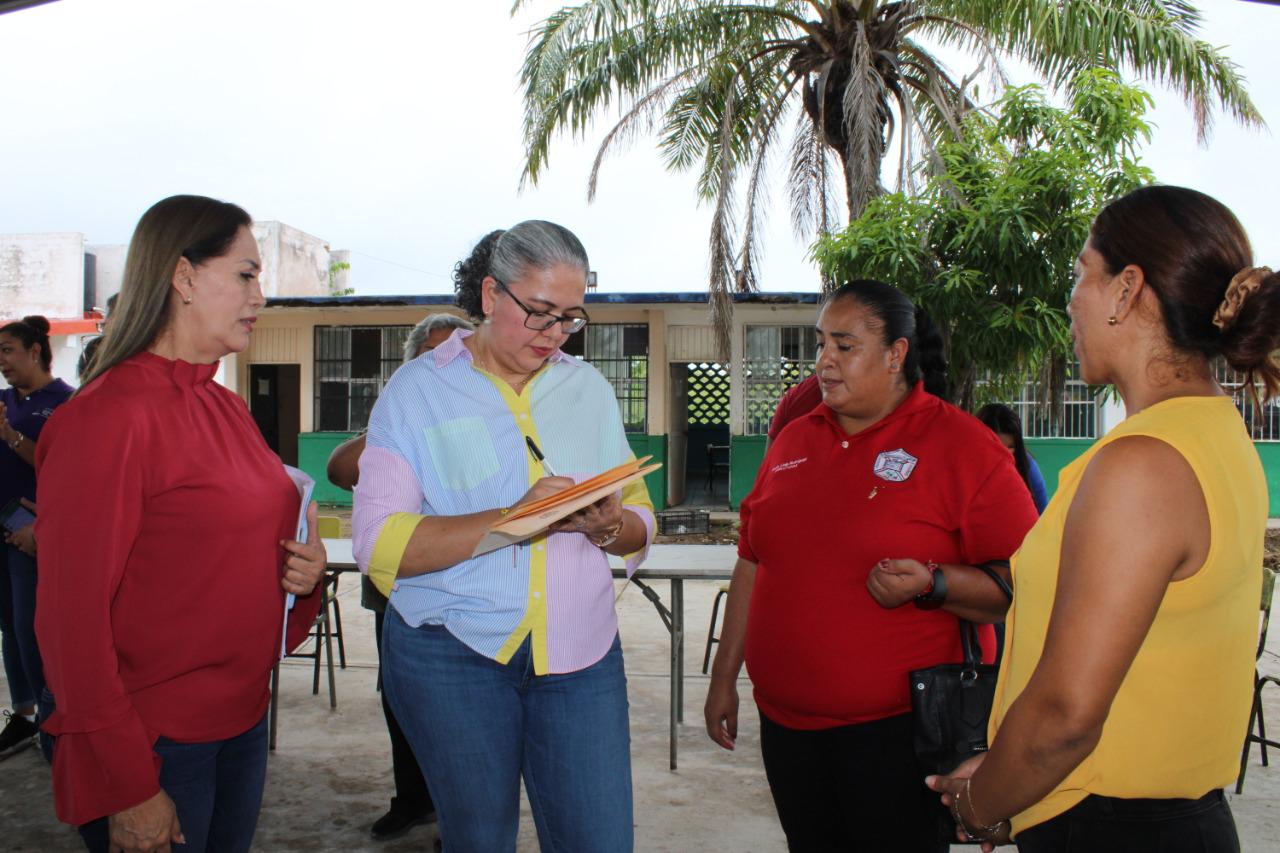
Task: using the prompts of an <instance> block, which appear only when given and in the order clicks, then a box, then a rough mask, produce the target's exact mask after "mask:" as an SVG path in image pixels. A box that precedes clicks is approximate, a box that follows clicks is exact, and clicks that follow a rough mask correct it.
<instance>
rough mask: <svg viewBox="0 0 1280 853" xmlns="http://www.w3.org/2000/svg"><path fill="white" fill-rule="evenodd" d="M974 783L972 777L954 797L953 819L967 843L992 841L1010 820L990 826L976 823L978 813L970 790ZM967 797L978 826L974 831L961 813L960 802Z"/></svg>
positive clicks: (952, 805) (965, 781) (966, 780)
mask: <svg viewBox="0 0 1280 853" xmlns="http://www.w3.org/2000/svg"><path fill="white" fill-rule="evenodd" d="M972 782H973V779H972V777H970V778H968V779H965V780H964V787H963V788H961V789H960V791H959V792H958V793H957V794H956V795H955V796H954V797H952V799H951V817H952V819H953V820H955V822H956V826H958V827H959V828H960V830H961V831H962V832H963V833H964V835H965V840H966V841H991V840H993V839H994V838H995V837H996V836H997V835H999V834H1000V830H1001V829H1003V828H1004V827H1005V824H1007V823H1008V820H998V821H996V822H995V823H993V824H991V825H989V826H983V825H981V824H976V821H977V820H978V813H977V811H975V810H974V808H973V794H972V793H971V792H970V790H969V786H970V784H971V783H972ZM965 797H968V798H969V814H970V815H972V816H973V819H974V821H975V824H976V825H974V826H973V828H972V829H971V828H970V826H969V823H968V822H967V821H966V820H965V819H964V815H963V814H962V812H961V806H960V801H961V800H962V799H963V798H965Z"/></svg>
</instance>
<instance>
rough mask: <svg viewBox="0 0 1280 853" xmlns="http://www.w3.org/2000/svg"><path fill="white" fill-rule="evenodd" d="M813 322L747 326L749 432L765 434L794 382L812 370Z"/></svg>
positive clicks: (747, 422)
mask: <svg viewBox="0 0 1280 853" xmlns="http://www.w3.org/2000/svg"><path fill="white" fill-rule="evenodd" d="M814 352H815V350H814V335H813V326H747V339H746V358H745V360H744V362H743V368H744V369H743V378H744V380H745V385H746V393H745V397H744V401H743V402H744V405H745V408H746V423H745V424H744V428H743V431H744V433H745V434H746V435H763V434H765V433H767V432H768V431H769V422H770V421H771V420H773V413H774V412H775V411H776V410H777V408H778V401H779V400H781V399H782V395H783V394H784V393H786V391H787V389H788V388H790V387H791V386H792V385H795V384H797V383H798V382H800V380H802V379H804V378H805V377H806V376H808V375H809V374H811V373H813V365H814Z"/></svg>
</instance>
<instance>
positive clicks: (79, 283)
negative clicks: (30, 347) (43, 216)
mask: <svg viewBox="0 0 1280 853" xmlns="http://www.w3.org/2000/svg"><path fill="white" fill-rule="evenodd" d="M83 312H84V235H83V234H79V233H75V232H66V233H58V234H0V318H3V319H19V318H22V317H24V316H26V315H28V314H43V315H44V316H46V317H80V316H81V315H82V314H83Z"/></svg>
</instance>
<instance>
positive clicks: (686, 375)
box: [670, 361, 729, 509]
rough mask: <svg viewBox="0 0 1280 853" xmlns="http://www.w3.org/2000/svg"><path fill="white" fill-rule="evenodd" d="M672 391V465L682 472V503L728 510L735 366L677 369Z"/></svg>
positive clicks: (713, 364)
mask: <svg viewBox="0 0 1280 853" xmlns="http://www.w3.org/2000/svg"><path fill="white" fill-rule="evenodd" d="M670 387H671V389H672V392H673V393H672V398H673V399H672V402H673V405H672V406H671V415H672V424H671V431H670V436H671V446H670V459H671V460H672V462H673V467H674V466H675V465H678V466H679V469H680V470H679V471H678V474H679V480H680V483H679V485H680V487H681V488H680V490H679V492H680V496H681V500H680V503H681V505H683V506H687V507H713V508H724V509H727V508H728V506H729V365H727V364H720V363H717V362H710V361H708V362H683V363H676V364H672V365H671V384H670ZM677 437H678V440H677ZM674 473H676V472H673V474H674ZM673 479H674V478H673ZM672 497H673V499H674V498H675V495H673V496H672ZM673 502H674V500H673Z"/></svg>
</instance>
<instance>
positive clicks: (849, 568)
mask: <svg viewBox="0 0 1280 853" xmlns="http://www.w3.org/2000/svg"><path fill="white" fill-rule="evenodd" d="M741 517H742V529H741V537H740V540H739V545H738V553H739V555H740V556H741V557H742V558H743V559H746V560H750V561H752V562H754V563H756V564H757V566H758V568H757V570H756V580H755V587H754V590H753V592H752V596H751V610H750V615H749V617H748V621H747V640H746V662H747V669H748V671H749V672H750V675H751V681H752V684H753V685H754V687H755V699H756V703H757V704H758V705H759V706H760V709H761V711H763V712H764V714H765V715H766V716H768V717H769V718H770V719H771V720H773V721H775V722H777V723H780V724H782V725H784V726H788V727H790V728H795V729H822V728H831V727H834V726H842V725H848V724H852V723H862V722H868V721H871V720H878V719H884V718H886V717H892V716H896V715H898V714H904V713H907V712H908V711H910V710H911V700H910V694H909V689H908V686H907V673H908V672H909V671H910V670H913V669H919V668H922V667H927V666H932V665H934V664H938V663H943V662H953V661H958V660H960V658H961V652H960V639H959V630H958V627H957V624H958V623H957V619H956V617H955V616H953V615H951V614H950V613H947V612H945V611H943V610H920V609H919V608H916V607H913V606H912V605H910V604H908V605H905V606H903V607H898V608H896V609H893V610H886V609H884V608H882V607H881V606H880V605H878V604H876V603H875V601H874V600H873V599H872V598H871V595H870V594H869V593H868V592H867V587H866V580H867V575H868V574H869V573H870V571H871V568H872V567H873V566H874V565H875V564H876V563H877V562H878V561H880V560H881V559H884V558H900V557H909V558H913V559H916V560H920V561H921V562H925V561H928V560H933V561H934V562H937V563H969V564H973V563H980V562H984V561H986V560H992V559H1003V558H1007V557H1009V556H1010V555H1011V554H1012V553H1013V552H1014V551H1015V550H1017V548H1018V546H1019V545H1020V544H1021V543H1022V538H1023V536H1024V535H1025V534H1026V532H1027V531H1028V530H1029V529H1030V528H1031V526H1032V525H1033V524H1034V523H1035V520H1036V510H1035V506H1034V505H1033V504H1032V502H1031V497H1030V495H1029V494H1028V493H1027V489H1026V486H1024V485H1023V483H1022V480H1021V478H1020V477H1019V476H1018V471H1017V469H1016V468H1015V467H1014V464H1013V457H1012V456H1011V455H1010V454H1009V452H1008V451H1007V450H1005V449H1004V448H1003V447H1002V446H1001V445H1000V442H999V440H998V439H997V438H996V437H995V434H994V433H992V432H991V430H989V429H987V428H986V427H984V426H983V425H982V424H981V423H979V422H978V420H977V419H975V418H973V417H972V416H970V415H967V414H965V413H964V412H962V411H960V410H959V409H957V408H955V407H954V406H951V405H949V404H947V403H944V402H943V401H942V400H940V399H938V398H937V397H934V396H933V395H931V394H928V393H926V392H925V391H924V389H923V387H922V386H920V385H917V386H916V387H915V389H914V390H913V391H912V392H911V394H910V395H909V396H908V397H907V399H906V400H904V401H903V403H902V405H900V406H899V407H898V408H897V409H896V410H894V412H893V413H892V414H890V415H889V416H888V417H886V418H885V419H884V420H882V421H880V422H879V423H877V424H875V425H873V426H871V427H869V428H867V429H865V430H863V431H862V432H860V433H858V434H857V435H846V434H845V432H844V430H843V429H841V428H840V426H839V424H838V423H837V422H836V418H835V414H834V412H832V411H831V409H829V408H827V407H826V406H819V407H818V408H816V409H814V410H813V411H812V412H810V413H809V414H808V415H805V416H803V417H800V418H798V419H796V420H795V421H793V422H792V423H791V424H790V425H788V426H787V427H786V428H785V429H784V430H783V431H782V433H781V434H780V435H779V436H778V438H777V440H776V441H775V442H774V443H773V444H772V446H771V447H770V448H769V452H768V454H766V456H765V460H764V464H763V466H762V467H761V469H760V474H759V475H758V476H757V478H756V484H755V488H754V489H753V490H752V492H751V494H750V495H748V496H747V498H746V500H744V501H743V503H742V508H741ZM982 634H983V644H984V647H985V649H986V651H987V655H988V660H990V659H991V657H992V656H993V654H994V638H993V635H992V631H991V628H990V627H984V628H983V630H982Z"/></svg>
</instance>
